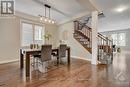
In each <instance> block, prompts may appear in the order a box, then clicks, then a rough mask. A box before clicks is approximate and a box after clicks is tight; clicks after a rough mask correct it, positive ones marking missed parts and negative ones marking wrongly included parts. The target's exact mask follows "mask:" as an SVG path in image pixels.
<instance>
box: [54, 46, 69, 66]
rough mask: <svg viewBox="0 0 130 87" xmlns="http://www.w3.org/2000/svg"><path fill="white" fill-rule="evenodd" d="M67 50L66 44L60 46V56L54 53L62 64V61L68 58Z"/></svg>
mask: <svg viewBox="0 0 130 87" xmlns="http://www.w3.org/2000/svg"><path fill="white" fill-rule="evenodd" d="M66 48H67V45H66V44H60V46H59V47H58V54H55V53H53V56H55V57H59V60H60V64H63V63H62V59H63V58H65V57H66Z"/></svg>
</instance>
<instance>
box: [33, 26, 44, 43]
mask: <svg viewBox="0 0 130 87" xmlns="http://www.w3.org/2000/svg"><path fill="white" fill-rule="evenodd" d="M34 30H35V32H34V35H35V39H34V40H35V43H36V44H43V43H44V41H43V35H44V30H43V27H42V26H38V25H35V28H34Z"/></svg>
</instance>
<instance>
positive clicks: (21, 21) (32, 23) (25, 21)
mask: <svg viewBox="0 0 130 87" xmlns="http://www.w3.org/2000/svg"><path fill="white" fill-rule="evenodd" d="M23 23H25V24H31V25H32V28H33V43H34V42H35V33H34V29H35V25H37V26H42V27H43V28H42V29H43V30H44V34H45V29H46V27H45V24H41V23H37V22H33V21H29V20H23V19H22V20H20V47H28V46H22V29H23V26H22V24H23ZM44 42H45V41H44Z"/></svg>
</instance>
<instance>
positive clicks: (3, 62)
mask: <svg viewBox="0 0 130 87" xmlns="http://www.w3.org/2000/svg"><path fill="white" fill-rule="evenodd" d="M17 61H19V59H14V60H6V61H1V62H0V64H6V63H11V62H17Z"/></svg>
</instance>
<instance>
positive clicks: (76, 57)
mask: <svg viewBox="0 0 130 87" xmlns="http://www.w3.org/2000/svg"><path fill="white" fill-rule="evenodd" d="M71 57H72V58H75V59H82V60H86V61H90V62H91V59H88V58H81V57H78V56H71Z"/></svg>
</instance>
